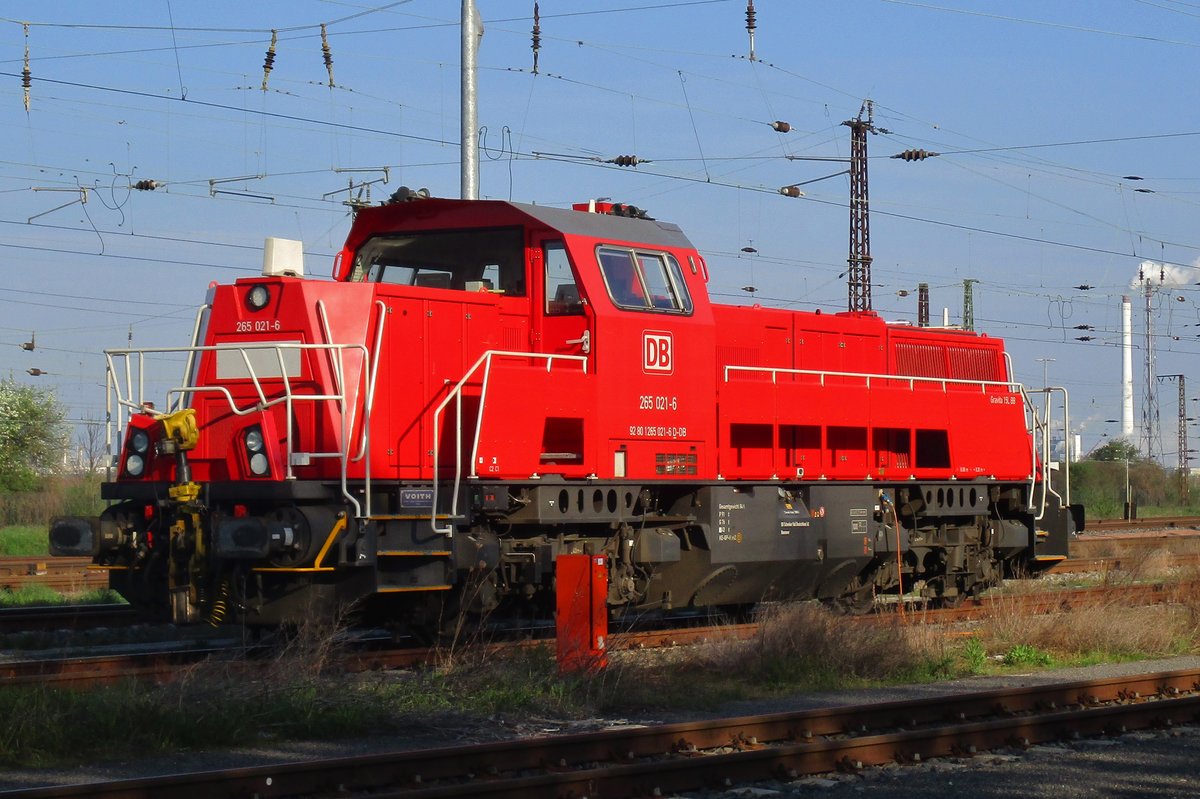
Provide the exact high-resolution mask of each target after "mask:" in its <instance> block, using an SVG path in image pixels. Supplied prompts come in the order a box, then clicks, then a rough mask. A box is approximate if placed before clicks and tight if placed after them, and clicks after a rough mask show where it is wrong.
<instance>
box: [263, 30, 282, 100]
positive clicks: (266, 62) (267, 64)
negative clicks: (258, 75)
mask: <svg viewBox="0 0 1200 799" xmlns="http://www.w3.org/2000/svg"><path fill="white" fill-rule="evenodd" d="M278 41H279V32H278V31H276V30H272V31H271V46H270V47H268V48H267V56H266V58H264V59H263V82H262V90H263V91H264V92H265V91H266V90H267V77H268V76H269V75H270V74H271V70H272V69H274V68H275V43H276V42H278Z"/></svg>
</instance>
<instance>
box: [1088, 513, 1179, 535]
mask: <svg viewBox="0 0 1200 799" xmlns="http://www.w3.org/2000/svg"><path fill="white" fill-rule="evenodd" d="M1183 527H1192V528H1198V529H1200V516H1151V517H1148V518H1144V519H1095V520H1091V519H1089V520H1088V522H1087V529H1088V530H1096V531H1101V530H1161V529H1168V530H1169V529H1175V528H1183Z"/></svg>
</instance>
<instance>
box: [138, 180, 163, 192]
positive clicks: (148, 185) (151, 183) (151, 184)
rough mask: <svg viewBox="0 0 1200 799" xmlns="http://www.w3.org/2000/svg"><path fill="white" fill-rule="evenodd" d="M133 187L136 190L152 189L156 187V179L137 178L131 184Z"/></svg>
mask: <svg viewBox="0 0 1200 799" xmlns="http://www.w3.org/2000/svg"><path fill="white" fill-rule="evenodd" d="M133 187H134V188H135V189H137V190H138V191H154V190H155V189H157V188H158V181H155V180H139V181H138V182H137V183H134V184H133Z"/></svg>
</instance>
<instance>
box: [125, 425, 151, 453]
mask: <svg viewBox="0 0 1200 799" xmlns="http://www.w3.org/2000/svg"><path fill="white" fill-rule="evenodd" d="M129 447H130V449H132V450H133V451H134V452H138V453H141V454H143V455H145V454H146V450H147V449H149V448H150V436H149V435H147V434H146V431H145V430H134V431H133V433H131V434H130V436H129Z"/></svg>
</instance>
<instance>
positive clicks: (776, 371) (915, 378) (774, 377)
mask: <svg viewBox="0 0 1200 799" xmlns="http://www.w3.org/2000/svg"><path fill="white" fill-rule="evenodd" d="M730 372H766V373H769V374H770V375H771V382H772V383H773V384H774V383H777V382H778V376H779V375H814V376H816V377H819V378H821V379H820V382H819V383H818V385H821V386H824V385H825V378H826V377H854V378H859V379H864V380H866V387H867V388H870V387H871V380H907V381H908V384H909V388H910V389H911V388H914V387H915V384H916V383H940V384H941V386H942V390H943V391H944V390H945V389H946V386H947V385H948V384H952V385H967V386H979V387H980V388H982V389H985V390H986V389H987V388H988V387H989V386H1003V387H1005V388H1007V389H1008V390H1009V391H1012V392H1014V393H1015V392H1017V391H1020V389H1021V384H1020V383H1018V382H1017V381H1015V380H966V379H963V378H957V377H923V376H920V375H898V374H894V375H889V374H879V373H875V372H831V371H828V370H824V369H784V368H780V367H774V366H734V365H728V364H727V365H726V366H725V376H724V379H725V382H726V383H728V382H729V373H730Z"/></svg>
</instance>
